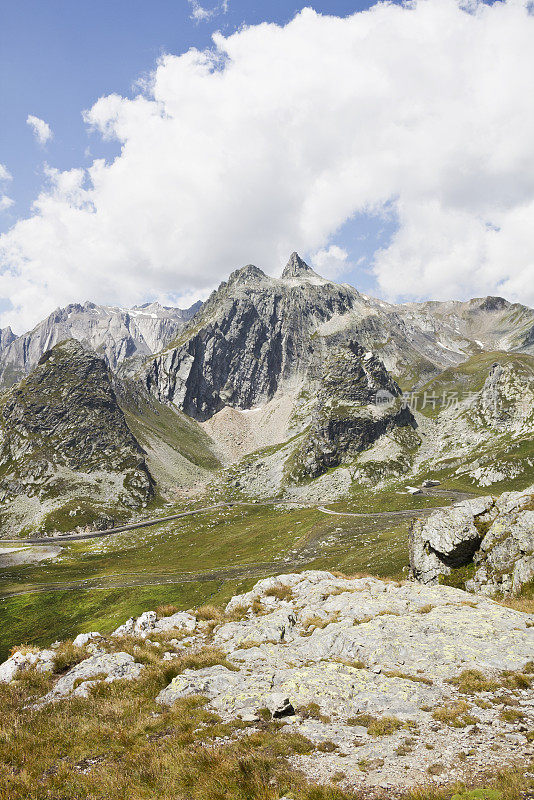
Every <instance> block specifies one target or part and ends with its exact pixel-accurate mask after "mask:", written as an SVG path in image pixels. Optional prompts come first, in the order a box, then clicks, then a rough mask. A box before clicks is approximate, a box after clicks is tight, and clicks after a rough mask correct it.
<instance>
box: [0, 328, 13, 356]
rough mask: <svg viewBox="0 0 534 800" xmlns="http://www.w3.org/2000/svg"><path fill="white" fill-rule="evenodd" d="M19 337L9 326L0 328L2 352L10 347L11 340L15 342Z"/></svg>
mask: <svg viewBox="0 0 534 800" xmlns="http://www.w3.org/2000/svg"><path fill="white" fill-rule="evenodd" d="M16 338H17V337H16V336H15V334H14V333H13V331H12V330H11V328H10V327H9V326H8V327H7V328H0V353H2V351H3V350H5V349H6V347H8V346H9V345H10V344H11V342H14V341H15V339H16Z"/></svg>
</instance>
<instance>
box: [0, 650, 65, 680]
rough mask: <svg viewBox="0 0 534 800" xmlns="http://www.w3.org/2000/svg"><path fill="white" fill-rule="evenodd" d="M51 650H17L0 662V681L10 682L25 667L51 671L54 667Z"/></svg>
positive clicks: (23, 670)
mask: <svg viewBox="0 0 534 800" xmlns="http://www.w3.org/2000/svg"><path fill="white" fill-rule="evenodd" d="M53 660H54V651H53V650H37V651H35V650H26V651H25V650H17V652H15V653H13V655H12V656H10V657H9V658H8V659H7V661H4V663H3V664H0V683H11V681H14V680H16V679H17V678H18V677H20V674H21V673H22V672H25V671H26V670H27V669H36V670H37V671H38V672H52V670H53V668H54V663H53Z"/></svg>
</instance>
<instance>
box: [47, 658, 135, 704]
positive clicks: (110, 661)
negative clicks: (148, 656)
mask: <svg viewBox="0 0 534 800" xmlns="http://www.w3.org/2000/svg"><path fill="white" fill-rule="evenodd" d="M143 670H144V666H143V664H138V663H137V662H136V661H135V659H134V657H133V656H131V655H130V654H129V653H104V654H99V655H94V656H91V657H90V658H86V659H85V660H84V661H81V662H80V663H79V664H76V666H75V667H72V669H70V670H69V671H68V672H67V673H66V674H65V675H63V676H62V677H61V678H60V679H59V680H58V682H57V683H56V684H55V686H54V688H53V689H52V690H51V691H50V692H48V694H46V695H45V696H44V697H43V699H42V700H41V701H40V702H39V705H45V704H46V703H52V702H55V701H57V700H62V699H63V698H65V697H69V696H71V695H72V696H74V697H87V696H88V695H89V690H90V688H91V687H92V686H94V685H95V684H96V683H97V682H99V681H105V682H106V683H112V682H113V681H116V680H119V679H123V680H134V679H135V678H138V677H139V676H140V674H141V672H142V671H143Z"/></svg>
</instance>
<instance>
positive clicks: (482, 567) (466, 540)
mask: <svg viewBox="0 0 534 800" xmlns="http://www.w3.org/2000/svg"><path fill="white" fill-rule="evenodd" d="M410 565H411V569H412V572H413V574H414V577H416V578H417V579H418V580H420V581H421V582H423V583H436V582H439V581H440V580H443V579H448V577H449V576H451V575H452V574H453V573H454V570H458V569H459V568H461V567H466V566H467V565H471V566H472V569H471V573H472V574H473V577H471V578H470V579H468V580H467V582H466V587H467V588H468V589H469V590H471V591H479V592H482V593H484V594H494V593H496V592H504V593H506V592H514V593H517V592H519V591H520V589H521V587H522V586H523V585H524V584H525V583H527V582H528V581H530V580H532V578H533V577H534V486H531V487H530V488H529V489H527V490H526V491H524V492H507V493H505V494H503V495H501V496H500V497H491V496H490V497H479V498H476V499H475V500H468V501H465V502H462V503H459V504H458V505H457V506H456V507H454V508H451V509H443V510H439V511H436V512H434V513H433V514H432V515H431V516H430V517H429V518H428V519H427V520H424V521H423V520H418V521H416V522H415V523H414V524H413V526H412V530H411V533H410ZM465 574H467V573H465V572H464V573H460V579H461V577H463V578H464V580H465Z"/></svg>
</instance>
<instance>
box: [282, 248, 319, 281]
mask: <svg viewBox="0 0 534 800" xmlns="http://www.w3.org/2000/svg"><path fill="white" fill-rule="evenodd" d="M313 274H314V272H313V270H312V268H311V267H309V266H308V265H307V264H306V262H305V261H303V260H302V258H301V257H300V256H299V254H298V253H297V252H296V251H295V252H294V253H291V255H290V256H289V261H288V262H287V264H286V265H285V267H284V271H283V272H282V278H300V277H301V276H302V275H313Z"/></svg>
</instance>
